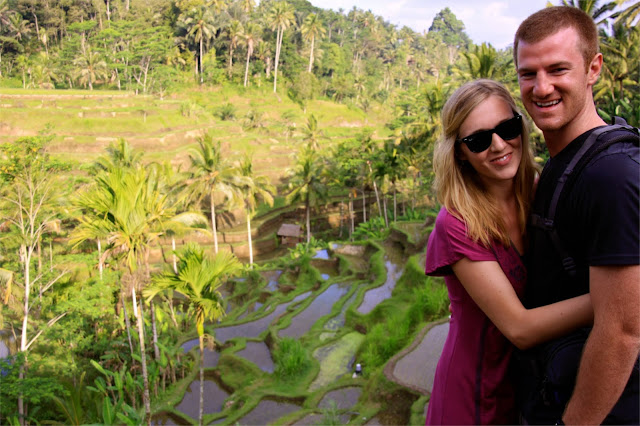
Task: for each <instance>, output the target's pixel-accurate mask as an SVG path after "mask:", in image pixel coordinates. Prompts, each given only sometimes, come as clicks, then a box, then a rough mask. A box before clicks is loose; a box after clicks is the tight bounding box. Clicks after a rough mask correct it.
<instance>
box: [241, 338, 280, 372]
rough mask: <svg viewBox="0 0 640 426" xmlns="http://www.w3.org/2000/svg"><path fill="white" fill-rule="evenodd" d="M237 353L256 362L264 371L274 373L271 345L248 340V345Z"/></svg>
mask: <svg viewBox="0 0 640 426" xmlns="http://www.w3.org/2000/svg"><path fill="white" fill-rule="evenodd" d="M236 355H238V356H239V357H242V358H244V359H246V360H247V361H251V362H253V363H254V364H256V365H257V366H258V367H260V369H261V370H262V371H266V372H267V373H273V359H272V358H271V352H270V351H269V347H268V346H267V345H266V344H265V343H264V342H247V347H246V348H244V349H242V350H240V351H238V352H236Z"/></svg>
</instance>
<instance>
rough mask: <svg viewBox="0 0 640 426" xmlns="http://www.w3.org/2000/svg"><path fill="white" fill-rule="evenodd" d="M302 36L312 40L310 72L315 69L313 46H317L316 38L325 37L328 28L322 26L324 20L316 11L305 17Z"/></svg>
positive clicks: (301, 29)
mask: <svg viewBox="0 0 640 426" xmlns="http://www.w3.org/2000/svg"><path fill="white" fill-rule="evenodd" d="M300 31H302V36H303V37H304V39H305V40H307V41H309V42H311V53H310V54H309V68H308V69H307V71H308V72H311V70H312V69H313V48H314V46H315V41H316V38H322V37H324V34H325V32H326V30H325V29H324V27H323V26H322V21H321V20H320V18H319V17H318V15H317V14H315V13H310V14H308V15H307V17H306V18H305V19H304V23H303V24H302V28H300Z"/></svg>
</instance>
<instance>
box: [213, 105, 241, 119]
mask: <svg viewBox="0 0 640 426" xmlns="http://www.w3.org/2000/svg"><path fill="white" fill-rule="evenodd" d="M215 115H217V116H218V118H219V119H220V120H222V121H227V120H233V119H234V118H236V107H235V106H233V104H232V103H230V102H227V103H226V104H224V105H222V106H221V107H219V108H218V109H217V110H216V112H215Z"/></svg>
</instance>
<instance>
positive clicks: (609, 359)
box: [514, 6, 640, 424]
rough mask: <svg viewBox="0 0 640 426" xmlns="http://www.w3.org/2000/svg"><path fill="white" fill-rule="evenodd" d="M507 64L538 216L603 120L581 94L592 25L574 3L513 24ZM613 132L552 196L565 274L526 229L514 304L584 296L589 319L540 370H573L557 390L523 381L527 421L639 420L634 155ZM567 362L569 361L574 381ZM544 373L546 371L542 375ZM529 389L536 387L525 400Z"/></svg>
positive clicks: (598, 61) (595, 57)
mask: <svg viewBox="0 0 640 426" xmlns="http://www.w3.org/2000/svg"><path fill="white" fill-rule="evenodd" d="M514 60H515V64H516V69H517V73H518V81H519V84H520V93H521V96H522V102H523V103H524V106H525V108H526V109H527V111H528V112H529V115H530V116H531V118H532V119H533V121H534V122H535V124H536V125H537V126H538V127H539V128H540V129H541V130H542V133H543V134H544V138H545V142H546V145H547V148H548V150H549V154H550V155H551V159H550V160H549V162H548V164H547V165H546V166H545V169H544V171H543V172H542V175H541V177H540V181H539V185H538V189H537V192H536V198H535V201H534V203H533V206H532V213H533V214H534V215H540V216H541V217H545V214H548V209H550V205H553V204H552V201H551V199H552V196H553V194H554V190H555V187H556V186H557V185H558V179H559V178H560V176H561V175H562V174H563V172H564V169H565V168H566V167H567V165H568V164H569V163H570V162H571V160H572V159H573V158H574V157H575V156H577V153H578V152H579V150H580V148H581V146H582V145H583V144H584V143H585V141H586V140H587V138H588V136H589V135H590V134H591V133H592V132H593V131H594V129H597V128H600V127H601V126H604V125H605V124H606V123H605V122H604V121H603V120H602V119H601V118H600V117H599V116H598V114H597V111H596V107H595V105H594V100H593V90H592V89H593V85H594V84H595V83H596V80H597V79H598V76H599V74H600V71H601V69H602V64H603V57H602V54H601V53H599V51H598V32H597V28H596V26H595V24H594V22H593V20H592V19H591V17H590V16H589V15H587V14H585V13H584V12H582V11H581V10H579V9H577V8H574V7H564V6H560V7H550V8H546V9H543V10H540V11H538V12H536V13H534V14H533V15H531V16H530V17H529V18H527V19H526V20H525V21H523V23H522V24H521V25H520V27H519V28H518V31H517V32H516V36H515V39H514ZM624 132H628V131H627V130H616V131H613V132H609V133H607V134H605V135H603V136H602V137H601V138H599V139H598V141H600V139H606V138H608V137H614V136H617V137H619V136H620V135H622V137H623V138H624V137H627V141H626V142H621V143H615V144H612V145H610V146H608V147H607V148H606V149H604V151H602V152H600V153H598V154H597V155H595V158H594V159H593V160H591V161H590V162H589V163H588V165H587V166H586V167H585V168H584V169H582V170H581V171H580V172H579V174H578V176H577V177H575V179H574V183H573V186H572V187H571V190H570V191H567V192H566V193H563V194H564V195H563V196H562V197H561V198H560V201H559V203H558V204H557V205H558V207H557V211H556V214H555V220H554V222H555V230H556V231H557V235H558V236H559V239H560V241H562V244H563V245H564V246H565V248H566V251H567V252H569V253H570V254H571V256H572V258H573V260H574V262H575V272H574V273H571V271H570V269H571V268H570V267H569V268H565V266H564V265H563V264H562V256H561V254H562V253H563V251H562V250H559V249H558V245H557V244H556V243H555V242H554V241H553V238H552V237H551V234H550V232H549V230H548V229H547V230H544V229H539V228H536V227H531V226H530V228H529V230H528V237H529V239H530V248H529V253H528V255H529V256H530V262H529V265H528V266H529V267H528V273H529V281H528V286H527V294H526V296H525V301H524V302H525V305H527V307H528V308H532V307H536V306H541V305H545V304H548V303H553V302H555V301H558V300H563V299H566V298H569V297H573V296H576V295H579V294H585V293H587V292H588V293H590V295H591V301H592V304H593V309H594V324H593V328H592V330H591V332H590V334H588V339H586V344H584V348H583V347H582V343H580V346H579V349H578V350H577V351H575V358H574V359H573V361H572V362H571V363H569V364H573V365H569V366H568V367H567V365H566V364H565V365H564V366H560V367H558V366H555V367H553V366H552V367H551V368H556V372H558V371H557V370H558V369H559V370H560V371H559V373H560V374H559V375H562V374H564V373H566V374H569V375H571V376H572V377H571V380H570V387H569V393H568V394H567V395H566V397H565V398H563V397H562V391H561V388H557V389H553V388H549V387H547V388H544V390H543V391H539V388H540V387H539V386H538V385H534V386H533V387H531V388H530V389H529V390H528V391H525V392H528V393H525V395H527V396H525V400H526V404H525V405H527V406H526V407H524V408H523V416H524V417H525V420H526V421H527V423H544V422H549V421H550V420H552V419H550V418H549V415H551V416H555V421H556V424H563V423H562V422H563V421H564V423H565V424H602V423H603V422H604V423H616V424H621V423H634V424H637V423H638V422H639V420H638V416H639V413H638V412H639V410H640V409H639V407H638V400H639V396H638V354H639V351H640V308H639V302H640V267H639V266H638V264H639V257H640V248H639V240H640V231H639V225H640V219H639V217H640V216H639V206H640V201H639V199H640V197H639V192H640V189H639V186H640V185H639V183H640V182H639V181H640V175H639V171H640V168H639V161H640V160H639V158H640V155H639V150H638V143H637V142H635V143H634V140H633V137H634V136H633V134H632V133H630V132H629V134H623V133H624ZM596 133H598V132H596ZM635 137H636V138H637V135H635ZM596 143H598V142H596ZM585 149H586V148H585ZM559 253H560V254H559ZM574 340H575V339H574ZM568 345H569V344H567V345H565V346H564V347H562V346H558V345H556V351H555V352H553V353H548V352H547V353H546V355H545V356H546V358H545V359H550V358H551V357H556V358H558V357H559V356H556V355H557V354H558V353H559V351H560V350H561V349H562V348H564V349H566V348H567V347H568ZM580 353H582V357H581V358H580ZM537 359H541V358H540V357H538V358H537ZM554 359H555V358H554ZM578 363H579V368H578V365H577V364H578ZM542 368H543V369H544V368H549V365H543V366H542ZM572 368H573V369H576V368H578V371H577V379H576V380H575V387H573V379H574V378H575V375H573V374H571V373H570V370H571V369H572ZM525 374H526V373H525ZM553 380H555V379H554V378H551V377H550V375H549V373H548V371H547V373H546V377H545V379H544V381H545V383H546V382H550V381H553ZM536 386H538V387H536ZM545 386H546V385H545ZM572 387H573V393H572V394H571V388H572ZM535 392H538V393H542V394H543V395H542V396H539V397H537V398H534V397H532V395H534V393H535ZM534 400H537V401H538V402H535V401H534ZM567 400H568V401H567ZM550 401H551V402H550ZM554 404H555V405H554ZM565 404H566V409H565ZM554 407H555V408H554ZM563 409H564V413H563V412H562V411H563ZM554 410H555V411H554ZM541 413H544V414H541ZM549 413H550V414H549ZM545 415H546V416H547V417H546V418H545V417H544V416H545ZM552 421H553V420H552Z"/></svg>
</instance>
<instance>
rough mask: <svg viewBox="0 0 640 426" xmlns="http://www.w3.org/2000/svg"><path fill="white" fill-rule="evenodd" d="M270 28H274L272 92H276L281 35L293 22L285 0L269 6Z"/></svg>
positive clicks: (290, 9)
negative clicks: (274, 56) (274, 49)
mask: <svg viewBox="0 0 640 426" xmlns="http://www.w3.org/2000/svg"><path fill="white" fill-rule="evenodd" d="M267 20H268V22H269V23H270V25H271V29H272V30H276V59H275V68H274V70H273V93H276V89H277V85H278V63H279V62H280V51H281V49H282V36H283V35H284V31H285V30H286V29H287V28H289V27H290V26H291V25H292V24H293V23H294V22H295V17H294V15H293V9H292V7H291V5H290V4H289V3H287V2H286V1H278V2H276V3H274V4H273V6H271V10H269V15H268V17H267Z"/></svg>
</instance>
